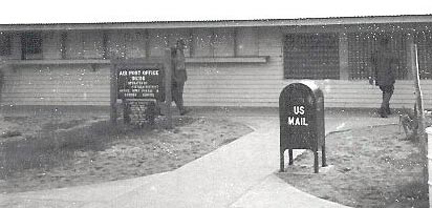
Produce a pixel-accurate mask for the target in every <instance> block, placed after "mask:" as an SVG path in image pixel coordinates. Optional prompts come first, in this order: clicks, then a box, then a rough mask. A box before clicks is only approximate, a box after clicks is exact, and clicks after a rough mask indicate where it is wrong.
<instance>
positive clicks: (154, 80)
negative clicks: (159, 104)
mask: <svg viewBox="0 0 432 208" xmlns="http://www.w3.org/2000/svg"><path fill="white" fill-rule="evenodd" d="M117 77H118V84H117V86H118V98H119V99H126V100H127V99H155V100H156V99H157V98H159V96H160V93H161V86H160V83H161V81H162V76H161V70H160V69H159V68H121V69H119V70H118V75H117Z"/></svg>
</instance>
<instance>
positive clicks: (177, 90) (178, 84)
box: [171, 40, 190, 115]
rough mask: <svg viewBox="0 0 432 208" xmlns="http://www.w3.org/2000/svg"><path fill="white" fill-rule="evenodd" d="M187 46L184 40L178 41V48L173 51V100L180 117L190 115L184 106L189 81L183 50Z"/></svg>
mask: <svg viewBox="0 0 432 208" xmlns="http://www.w3.org/2000/svg"><path fill="white" fill-rule="evenodd" d="M185 47H186V44H185V42H184V40H178V41H177V43H176V47H175V48H174V49H173V50H172V53H173V54H172V55H173V73H172V86H171V92H172V98H173V101H174V103H175V104H176V106H177V108H178V109H179V111H180V115H184V114H186V113H188V112H189V111H190V110H189V109H186V108H185V107H184V106H183V89H184V85H185V82H186V80H187V73H186V64H185V56H184V52H183V50H184V49H185Z"/></svg>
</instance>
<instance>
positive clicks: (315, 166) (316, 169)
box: [313, 149, 319, 173]
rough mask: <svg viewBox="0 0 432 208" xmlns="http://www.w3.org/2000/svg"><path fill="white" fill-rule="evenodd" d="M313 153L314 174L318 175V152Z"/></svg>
mask: <svg viewBox="0 0 432 208" xmlns="http://www.w3.org/2000/svg"><path fill="white" fill-rule="evenodd" d="M313 152H314V173H318V172H319V167H318V150H316V149H315V150H313Z"/></svg>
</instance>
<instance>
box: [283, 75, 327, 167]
mask: <svg viewBox="0 0 432 208" xmlns="http://www.w3.org/2000/svg"><path fill="white" fill-rule="evenodd" d="M279 118H280V171H281V172H283V171H284V163H285V162H284V153H285V151H286V150H287V149H288V156H289V165H292V164H293V161H294V158H293V149H310V150H312V151H313V152H314V172H315V173H318V171H319V168H318V149H319V148H321V150H322V166H323V167H325V166H327V164H326V157H325V138H324V137H325V130H324V96H323V93H322V91H321V90H320V89H319V88H318V86H317V85H316V84H315V83H313V82H307V81H305V82H301V83H293V84H290V85H288V86H287V87H285V88H284V89H283V90H282V92H281V94H280V97H279Z"/></svg>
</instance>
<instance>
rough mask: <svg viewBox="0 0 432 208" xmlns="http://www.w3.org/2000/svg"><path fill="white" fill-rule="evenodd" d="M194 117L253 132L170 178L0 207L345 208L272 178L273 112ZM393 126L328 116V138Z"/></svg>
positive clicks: (349, 115)
mask: <svg viewBox="0 0 432 208" xmlns="http://www.w3.org/2000/svg"><path fill="white" fill-rule="evenodd" d="M192 116H203V117H214V116H218V117H227V118H230V119H233V120H236V121H239V122H243V123H245V124H248V125H250V126H251V127H252V128H254V129H255V131H254V132H252V133H250V134H248V135H245V136H243V137H241V138H240V139H237V140H236V141H234V142H232V143H230V144H229V145H226V146H223V147H221V148H219V149H217V150H215V151H213V152H211V153H209V154H207V155H206V156H204V157H201V158H199V159H197V160H195V161H193V162H191V163H189V164H186V165H184V166H182V167H181V168H179V169H177V170H174V171H171V172H166V173H162V174H156V175H152V176H147V177H141V178H136V179H130V180H122V181H115V182H109V183H103V184H96V185H89V186H80V187H70V188H62V189H55V190H46V191H37V192H26V193H18V194H8V195H0V207H80V208H81V207H156V208H157V207H178V208H182V207H198V208H201V207H203V208H204V207H230V208H239V207H343V206H342V205H339V204H335V203H332V202H329V201H325V200H321V199H319V198H316V197H314V196H311V195H309V194H306V193H304V192H301V191H299V190H297V189H295V188H293V187H292V186H290V185H289V184H287V183H285V182H283V181H282V180H280V179H279V178H278V177H276V176H275V175H274V174H273V173H275V172H276V171H277V170H278V169H279V119H278V112H277V109H250V108H245V109H215V110H209V109H197V110H196V111H195V112H194V113H193V114H192ZM395 122H397V117H392V118H389V119H381V118H378V117H376V115H372V114H370V113H368V111H352V112H344V111H328V112H327V111H326V133H328V132H330V131H335V130H344V129H349V128H355V127H363V126H370V125H382V124H389V123H395ZM295 153H296V154H299V153H301V151H296V152H295Z"/></svg>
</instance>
